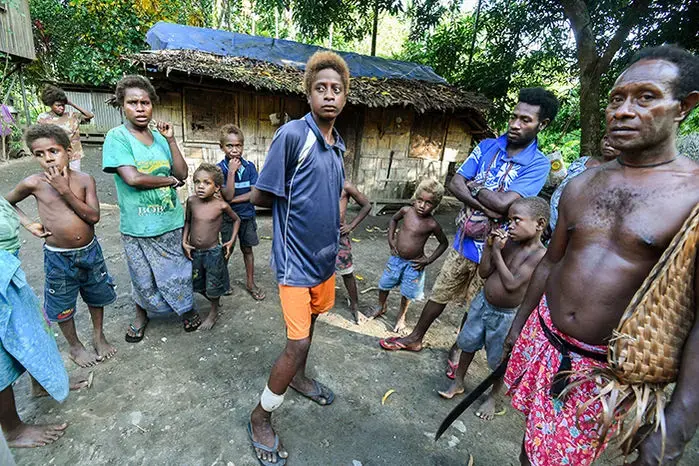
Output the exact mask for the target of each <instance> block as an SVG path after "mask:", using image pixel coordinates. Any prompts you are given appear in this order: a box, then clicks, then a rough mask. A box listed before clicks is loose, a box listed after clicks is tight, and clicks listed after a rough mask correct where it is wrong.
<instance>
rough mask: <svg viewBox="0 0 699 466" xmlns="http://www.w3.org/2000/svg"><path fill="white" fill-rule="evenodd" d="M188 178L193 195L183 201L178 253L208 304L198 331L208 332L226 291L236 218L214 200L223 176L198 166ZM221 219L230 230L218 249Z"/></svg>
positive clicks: (220, 201)
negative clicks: (189, 264)
mask: <svg viewBox="0 0 699 466" xmlns="http://www.w3.org/2000/svg"><path fill="white" fill-rule="evenodd" d="M192 178H193V180H194V191H195V195H194V196H190V197H189V199H187V211H186V214H185V222H184V232H183V233H182V249H184V254H185V256H187V258H188V259H189V260H191V261H192V286H193V288H194V291H195V292H197V293H201V294H203V295H204V296H205V297H206V299H208V300H209V302H210V303H211V312H209V315H208V316H207V317H206V320H204V322H202V324H201V325H200V326H199V329H200V330H210V329H211V328H212V327H213V326H214V324H215V323H216V319H217V318H218V306H219V301H220V299H221V296H223V295H224V294H225V293H226V291H228V289H229V288H230V278H229V276H228V265H227V261H228V258H229V257H230V256H231V251H232V249H233V244H234V243H235V240H236V238H237V237H238V229H239V228H240V217H238V215H237V214H236V213H235V212H233V209H232V208H231V206H230V205H229V204H228V202H225V201H224V200H223V199H221V197H220V196H216V195H217V194H220V192H221V186H222V185H223V172H222V171H221V169H220V168H219V167H217V166H216V165H212V164H210V163H202V164H201V165H199V168H197V170H196V171H195V172H194V175H193V176H192ZM224 215H227V216H228V217H229V218H230V219H231V224H232V225H233V226H232V234H231V238H230V239H229V240H228V241H227V242H225V243H223V245H221V244H220V243H219V233H220V232H221V225H222V224H223V216H224Z"/></svg>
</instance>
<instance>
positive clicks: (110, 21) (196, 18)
mask: <svg viewBox="0 0 699 466" xmlns="http://www.w3.org/2000/svg"><path fill="white" fill-rule="evenodd" d="M212 8H213V0H198V1H186V0H70V1H62V0H32V1H31V3H30V9H31V15H32V19H33V25H34V33H35V44H36V48H37V55H38V57H37V61H36V62H34V63H33V64H32V65H31V66H30V67H28V71H29V73H30V79H31V80H32V81H33V82H35V83H39V82H41V81H42V80H52V81H69V82H76V83H90V84H113V83H114V82H116V81H117V80H118V79H119V78H120V77H121V76H122V75H123V74H124V73H125V72H128V71H129V65H128V63H127V62H126V61H124V60H123V59H122V56H123V55H124V54H127V53H133V52H138V51H140V50H143V49H146V48H147V45H146V42H145V35H146V32H147V31H148V29H149V28H150V27H151V26H152V25H153V24H155V23H156V22H157V21H160V20H165V21H172V22H179V23H183V24H190V25H195V26H211V25H212V24H213V22H214V15H213V13H212V11H213V10H212Z"/></svg>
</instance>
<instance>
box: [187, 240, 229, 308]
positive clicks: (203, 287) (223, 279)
mask: <svg viewBox="0 0 699 466" xmlns="http://www.w3.org/2000/svg"><path fill="white" fill-rule="evenodd" d="M192 286H193V287H194V292H195V293H201V294H203V295H204V296H207V297H209V298H220V297H221V296H223V295H224V294H225V293H226V291H228V288H230V279H229V277H228V267H227V265H226V259H225V253H224V251H223V248H222V247H221V245H220V244H217V245H216V246H214V247H213V248H211V249H195V250H194V252H193V253H192Z"/></svg>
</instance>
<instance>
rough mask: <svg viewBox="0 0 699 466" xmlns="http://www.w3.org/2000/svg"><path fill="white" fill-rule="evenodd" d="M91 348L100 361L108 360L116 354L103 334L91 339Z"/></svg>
mask: <svg viewBox="0 0 699 466" xmlns="http://www.w3.org/2000/svg"><path fill="white" fill-rule="evenodd" d="M92 346H93V347H94V348H95V351H96V352H97V357H98V358H101V359H100V360H104V359H110V358H111V357H112V356H114V355H115V354H116V352H117V349H116V348H115V347H114V346H112V345H111V344H109V342H108V341H107V339H106V338H105V337H104V333H100V334H99V335H95V336H94V337H93V339H92Z"/></svg>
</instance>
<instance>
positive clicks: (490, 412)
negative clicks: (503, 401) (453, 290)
mask: <svg viewBox="0 0 699 466" xmlns="http://www.w3.org/2000/svg"><path fill="white" fill-rule="evenodd" d="M505 412H506V409H505V408H502V409H501V410H500V411H497V412H496V411H495V397H494V396H492V395H488V398H486V400H485V401H484V402H483V404H482V405H481V406H480V407H479V408H478V410H477V411H476V416H478V417H479V418H481V419H483V420H484V421H492V420H493V418H494V417H495V416H502V415H503V414H505Z"/></svg>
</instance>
